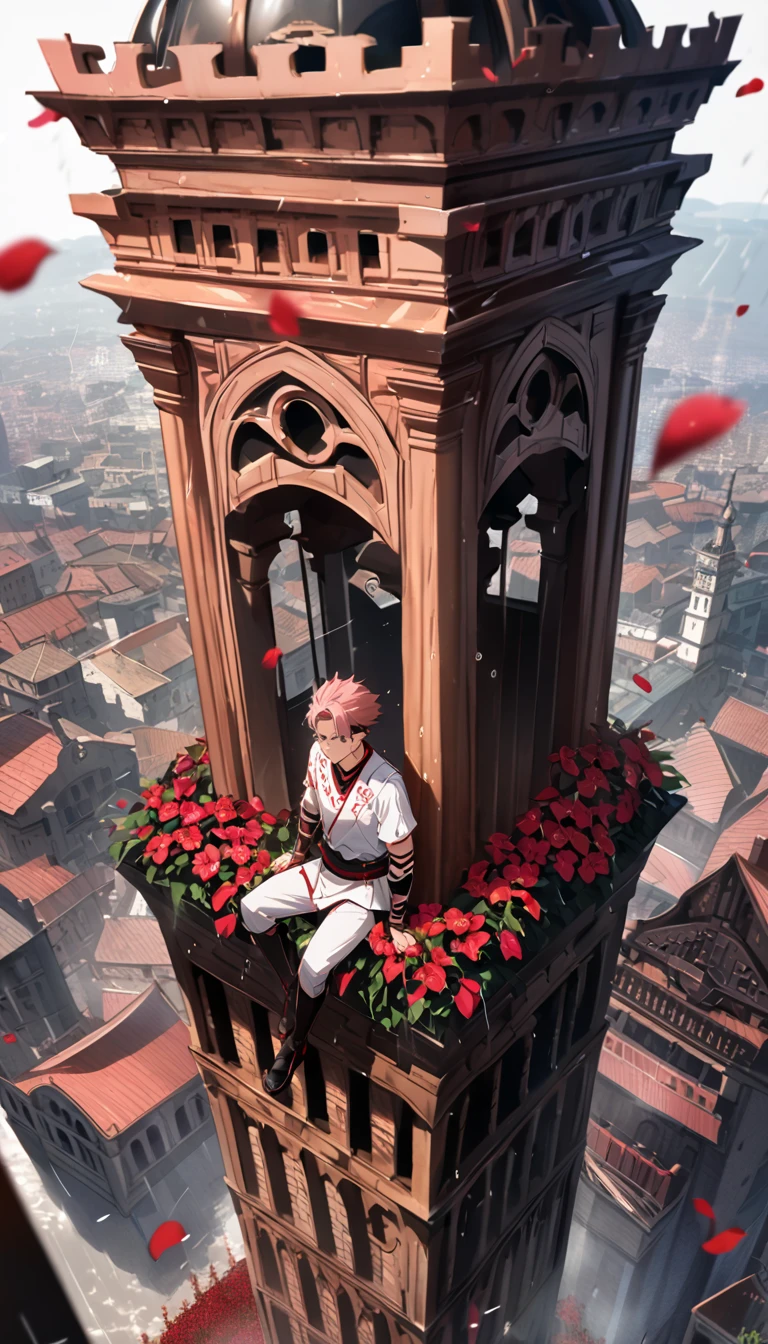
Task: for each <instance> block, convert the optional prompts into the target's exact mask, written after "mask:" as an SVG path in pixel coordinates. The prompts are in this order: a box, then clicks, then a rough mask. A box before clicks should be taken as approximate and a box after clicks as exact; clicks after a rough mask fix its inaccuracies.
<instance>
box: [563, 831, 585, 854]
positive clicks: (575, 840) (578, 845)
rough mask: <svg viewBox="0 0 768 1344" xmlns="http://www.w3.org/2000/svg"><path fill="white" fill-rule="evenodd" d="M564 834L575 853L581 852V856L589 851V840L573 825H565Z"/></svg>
mask: <svg viewBox="0 0 768 1344" xmlns="http://www.w3.org/2000/svg"><path fill="white" fill-rule="evenodd" d="M565 834H566V836H567V837H568V843H569V845H572V846H573V848H574V849H575V850H576V852H577V854H581V855H582V857H583V856H584V855H585V854H588V853H589V840H588V839H587V837H586V835H583V834H582V832H581V831H577V830H576V827H575V826H567V827H566V831H565Z"/></svg>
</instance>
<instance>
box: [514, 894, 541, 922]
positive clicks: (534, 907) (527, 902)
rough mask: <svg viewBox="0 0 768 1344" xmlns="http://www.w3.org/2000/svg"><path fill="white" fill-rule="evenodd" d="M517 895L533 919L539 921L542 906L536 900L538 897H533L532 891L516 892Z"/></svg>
mask: <svg viewBox="0 0 768 1344" xmlns="http://www.w3.org/2000/svg"><path fill="white" fill-rule="evenodd" d="M515 895H516V896H517V899H518V900H519V901H522V902H523V905H524V906H525V908H526V910H527V911H528V914H529V915H530V916H531V918H532V919H539V917H540V915H541V906H540V905H539V902H538V901H537V900H536V897H535V896H532V895H531V893H530V891H516V892H515Z"/></svg>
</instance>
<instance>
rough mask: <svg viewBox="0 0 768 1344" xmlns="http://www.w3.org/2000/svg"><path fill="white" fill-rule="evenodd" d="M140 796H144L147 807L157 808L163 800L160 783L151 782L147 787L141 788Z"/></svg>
mask: <svg viewBox="0 0 768 1344" xmlns="http://www.w3.org/2000/svg"><path fill="white" fill-rule="evenodd" d="M141 796H142V798H146V800H147V807H154V808H158V807H159V806H160V804H161V803H162V801H163V786H162V784H153V785H152V786H151V787H150V788H148V789H142V791H141Z"/></svg>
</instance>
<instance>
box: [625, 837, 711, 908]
mask: <svg viewBox="0 0 768 1344" xmlns="http://www.w3.org/2000/svg"><path fill="white" fill-rule="evenodd" d="M698 876H699V870H698V868H696V867H694V865H693V864H692V863H686V861H685V859H681V858H680V856H679V854H673V853H672V851H671V849H665V848H664V846H663V845H659V844H655V845H654V846H653V849H652V850H651V852H650V854H649V856H648V862H647V863H646V865H645V867H644V869H643V871H642V873H641V874H640V881H641V882H649V883H651V884H652V885H653V886H654V887H660V888H661V890H662V891H666V892H668V893H669V895H670V896H674V897H675V900H679V899H680V897H681V896H682V895H683V892H686V891H687V890H688V888H689V887H692V886H693V884H694V882H695V881H696V879H697V878H698Z"/></svg>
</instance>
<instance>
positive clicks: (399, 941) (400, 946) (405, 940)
mask: <svg viewBox="0 0 768 1344" xmlns="http://www.w3.org/2000/svg"><path fill="white" fill-rule="evenodd" d="M389 937H390V940H391V942H393V943H394V945H395V951H396V952H399V953H403V952H404V951H405V949H406V947H410V946H411V943H412V942H413V938H412V937H411V934H410V933H408V932H407V931H406V930H405V929H393V928H392V926H391V925H390V929H389Z"/></svg>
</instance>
